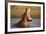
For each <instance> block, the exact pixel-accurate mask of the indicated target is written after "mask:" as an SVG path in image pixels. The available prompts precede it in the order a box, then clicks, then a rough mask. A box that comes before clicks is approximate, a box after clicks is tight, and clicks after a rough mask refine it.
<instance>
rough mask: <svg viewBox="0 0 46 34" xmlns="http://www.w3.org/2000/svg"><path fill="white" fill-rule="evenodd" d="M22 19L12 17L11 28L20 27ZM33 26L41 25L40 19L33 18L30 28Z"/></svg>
mask: <svg viewBox="0 0 46 34" xmlns="http://www.w3.org/2000/svg"><path fill="white" fill-rule="evenodd" d="M20 20H21V19H15V18H12V19H11V28H20V27H19V26H18V25H19V21H20ZM31 27H40V19H32V22H29V28H31Z"/></svg>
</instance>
